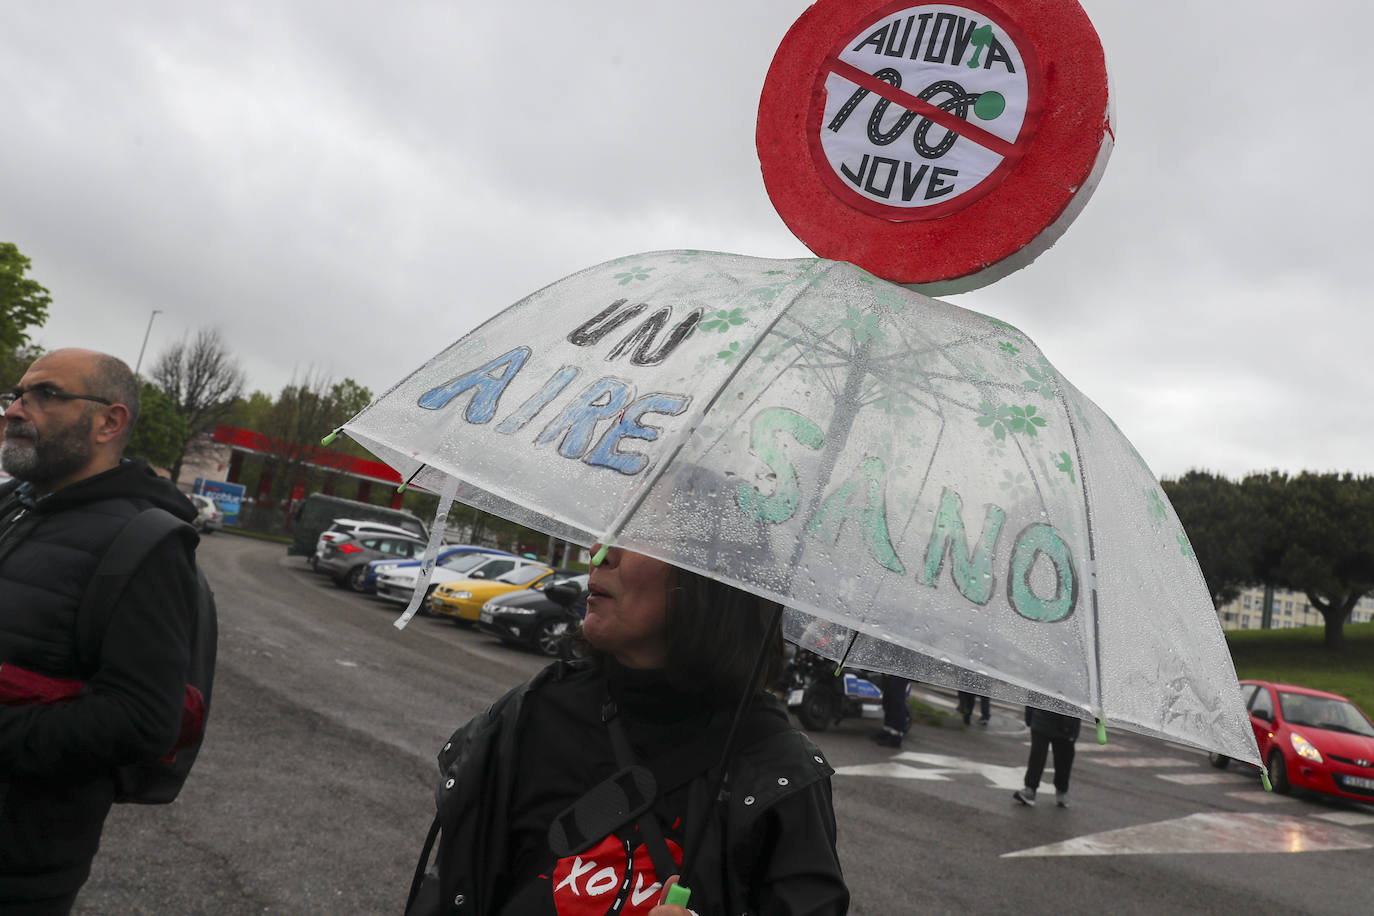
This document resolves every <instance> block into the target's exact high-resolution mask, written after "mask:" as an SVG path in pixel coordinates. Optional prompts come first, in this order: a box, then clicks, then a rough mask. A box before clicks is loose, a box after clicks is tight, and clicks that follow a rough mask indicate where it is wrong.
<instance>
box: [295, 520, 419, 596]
mask: <svg viewBox="0 0 1374 916" xmlns="http://www.w3.org/2000/svg"><path fill="white" fill-rule="evenodd" d="M424 552H425V542H424V541H422V540H420V539H419V538H415V537H411V536H410V535H408V534H360V535H357V536H356V537H346V538H344V539H342V540H338V541H330V542H329V543H328V544H326V545H325V546H324V552H323V553H321V554H320V561H319V571H320V572H322V573H324V574H325V575H327V576H329V578H331V579H333V580H334V584H335V585H337V586H338V587H339V588H345V587H346V588H351V589H353V591H355V592H360V591H362V590H363V575H364V574H365V573H366V572H367V564H368V563H371V562H372V561H373V560H377V559H381V558H385V557H395V558H398V559H406V560H408V559H410V558H411V557H415V556H420V555H421V554H423V553H424Z"/></svg>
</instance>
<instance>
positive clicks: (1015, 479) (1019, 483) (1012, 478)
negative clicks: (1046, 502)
mask: <svg viewBox="0 0 1374 916" xmlns="http://www.w3.org/2000/svg"><path fill="white" fill-rule="evenodd" d="M997 485H998V486H999V487H1001V488H1002V489H1003V490H1005V491H1006V492H1007V495H1008V496H1009V497H1011V498H1012V499H1020V498H1022V497H1023V496H1025V495H1026V494H1027V493H1028V492H1029V491H1028V490H1027V488H1026V475H1025V474H1013V473H1012V472H1011V471H1003V472H1002V480H1001V482H999V483H998V484H997Z"/></svg>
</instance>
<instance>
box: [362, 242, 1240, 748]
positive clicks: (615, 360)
mask: <svg viewBox="0 0 1374 916" xmlns="http://www.w3.org/2000/svg"><path fill="white" fill-rule="evenodd" d="M343 428H344V430H345V431H346V432H347V433H348V435H349V436H351V437H352V438H354V439H355V440H357V441H358V442H360V443H361V444H363V445H364V446H366V447H368V448H369V449H371V450H372V451H373V452H375V453H376V454H377V455H378V456H380V457H381V458H383V459H384V460H386V461H387V462H389V463H390V464H392V465H393V466H394V467H396V468H397V470H399V471H400V472H401V473H402V475H403V476H405V477H406V478H408V479H412V480H413V481H414V482H415V483H416V484H418V485H420V486H424V487H426V488H428V489H432V490H435V491H436V492H441V493H447V494H449V495H456V497H457V498H458V499H460V500H461V501H463V502H466V503H469V504H471V505H473V506H476V507H478V508H481V509H484V510H486V511H489V512H492V513H495V514H497V515H500V516H503V517H505V518H508V519H511V520H514V521H517V522H520V523H522V524H525V525H528V526H530V527H533V528H536V529H539V530H541V531H544V532H547V533H549V534H552V535H555V536H557V537H561V538H565V539H567V540H570V541H573V542H576V543H580V544H583V545H586V544H590V543H592V542H593V541H598V540H599V541H602V542H607V543H609V542H614V543H617V544H619V545H621V546H624V547H626V548H629V549H632V550H636V551H640V552H642V553H646V554H650V555H652V556H655V557H658V558H660V559H662V560H665V561H667V562H669V563H673V564H675V565H678V566H681V567H685V568H689V569H692V570H695V571H697V572H701V573H705V574H707V575H710V576H714V577H716V578H719V579H722V580H725V581H728V582H730V583H731V584H733V585H736V586H738V587H740V588H744V589H747V590H749V591H752V592H756V593H758V594H761V595H765V596H767V597H769V598H772V599H774V600H776V601H779V602H781V603H783V604H785V605H786V606H788V607H790V608H793V609H795V613H796V614H798V615H803V616H798V617H796V618H795V619H794V620H793V621H791V622H790V623H789V627H790V628H791V630H792V633H791V635H792V636H793V638H796V639H804V631H805V628H806V624H807V623H808V622H810V621H820V622H821V623H822V624H824V625H827V626H834V627H840V628H843V631H844V632H847V633H852V634H854V635H855V637H856V639H855V642H854V645H853V655H852V658H853V659H854V660H855V661H856V662H860V663H862V664H863V665H865V666H868V667H872V668H877V669H881V670H886V671H892V672H896V673H902V674H906V675H908V676H913V677H917V678H919V679H922V680H926V681H931V682H934V683H941V684H945V685H948V686H966V685H970V684H974V683H976V684H978V685H979V686H980V688H982V689H984V690H985V691H986V692H988V693H990V694H991V695H993V696H997V697H1000V698H1002V699H1006V700H1010V701H1014V702H1027V701H1033V702H1036V703H1038V704H1039V705H1043V706H1050V707H1054V708H1060V709H1064V710H1073V711H1078V712H1080V713H1084V714H1087V715H1090V716H1092V717H1095V718H1097V719H1098V720H1099V721H1105V722H1107V723H1110V724H1112V725H1114V726H1121V727H1125V728H1128V729H1131V730H1133V731H1137V732H1141V733H1145V734H1150V735H1155V736H1160V737H1165V738H1169V739H1173V740H1177V741H1182V742H1186V743H1188V744H1192V745H1196V746H1199V747H1204V748H1207V749H1210V750H1214V751H1217V752H1219V753H1222V754H1225V755H1227V756H1229V757H1234V758H1236V759H1239V760H1245V761H1249V762H1252V763H1256V764H1258V762H1259V760H1258V756H1257V753H1256V749H1255V743H1254V739H1253V736H1252V734H1251V731H1250V726H1249V722H1248V719H1247V717H1246V715H1245V711H1244V708H1243V705H1242V702H1241V697H1240V690H1239V687H1238V685H1237V683H1236V676H1235V671H1234V668H1233V667H1232V664H1231V658H1230V655H1229V653H1228V651H1227V648H1226V643H1225V641H1224V639H1223V637H1222V633H1221V630H1220V627H1219V626H1218V624H1217V620H1216V615H1215V612H1214V610H1213V608H1212V604H1211V601H1210V599H1209V596H1208V592H1207V589H1206V586H1205V584H1204V582H1203V579H1202V576H1201V573H1200V571H1199V569H1198V565H1197V562H1196V560H1195V558H1194V556H1193V553H1192V550H1191V548H1190V547H1189V544H1188V539H1187V537H1186V536H1185V534H1184V532H1183V529H1182V527H1181V526H1180V524H1179V521H1178V518H1177V516H1176V515H1175V513H1174V511H1173V509H1172V508H1171V507H1170V505H1169V503H1168V500H1167V499H1166V498H1165V496H1164V493H1163V491H1162V490H1161V488H1160V486H1159V482H1158V480H1157V479H1156V478H1155V476H1154V475H1153V474H1152V473H1151V472H1150V470H1149V468H1148V467H1147V466H1146V464H1145V462H1144V461H1143V460H1142V459H1141V457H1140V455H1139V454H1137V452H1136V451H1135V449H1134V448H1133V447H1132V446H1131V444H1130V442H1129V441H1127V439H1126V437H1125V436H1124V435H1123V434H1122V433H1121V431H1120V430H1118V429H1117V427H1116V425H1115V424H1114V423H1113V422H1112V421H1111V420H1110V419H1109V418H1108V417H1107V416H1106V415H1105V414H1104V413H1103V412H1102V411H1101V410H1099V409H1098V408H1097V406H1096V405H1094V404H1093V403H1092V402H1091V401H1090V400H1088V399H1087V398H1086V397H1084V396H1083V395H1082V394H1081V393H1080V392H1079V391H1078V390H1077V389H1076V388H1074V387H1073V386H1072V385H1071V384H1070V383H1069V382H1068V381H1067V380H1065V379H1064V378H1063V377H1062V376H1061V375H1060V374H1059V373H1058V371H1057V370H1056V369H1055V368H1054V366H1053V365H1052V364H1051V363H1050V362H1049V360H1048V359H1046V358H1045V356H1044V355H1043V354H1042V353H1041V352H1040V350H1039V349H1038V348H1037V347H1036V346H1035V344H1033V343H1032V342H1031V341H1030V340H1029V339H1027V337H1026V336H1025V335H1024V334H1022V333H1021V332H1020V331H1018V330H1017V329H1016V328H1014V327H1012V326H1010V325H1008V324H1006V323H1004V322H1001V321H998V320H996V319H994V318H990V317H988V316H986V315H980V314H977V313H974V312H970V311H966V310H963V309H960V308H957V307H955V306H952V305H950V304H948V303H945V302H942V301H939V300H936V299H931V298H928V297H926V296H923V295H921V294H919V293H917V292H914V291H912V290H910V289H907V288H904V287H901V286H898V285H894V284H891V283H888V282H886V281H883V280H880V279H877V278H875V277H873V276H872V275H870V274H868V273H866V272H864V271H862V270H860V269H858V268H856V267H854V266H852V265H850V264H847V263H845V262H839V261H827V260H817V259H804V260H785V261H784V260H765V259H759V258H751V257H745V256H741V255H732V254H720V253H705V252H694V251H668V252H654V253H647V254H640V255H634V256H631V257H627V258H621V259H618V260H615V261H612V262H609V263H606V264H602V265H600V266H597V267H592V268H589V269H587V270H584V271H581V272H579V273H577V274H574V275H572V276H570V277H567V278H565V279H563V280H560V281H559V282H557V283H554V284H552V285H550V286H548V287H546V288H544V289H542V290H540V291H539V292H536V293H534V294H533V295H531V296H529V297H528V298H526V299H524V300H522V301H520V302H518V303H516V304H515V305H513V306H511V307H510V308H508V309H506V310H504V311H502V312H500V313H499V314H497V315H496V316H495V317H493V318H492V319H490V320H489V321H487V322H486V323H485V324H483V325H482V326H480V327H479V328H477V329H476V330H475V331H473V332H472V333H470V334H468V335H467V336H465V337H463V338H462V339H461V340H459V341H457V342H456V343H454V344H453V345H452V346H450V347H448V348H447V349H445V350H443V351H442V352H441V353H439V354H438V355H437V356H435V357H434V358H433V359H430V360H429V361H428V362H426V363H425V364H424V365H423V366H421V367H420V368H419V369H417V370H416V371H415V372H413V373H412V374H410V375H409V376H407V377H406V378H405V379H403V380H402V381H401V382H400V383H398V384H397V385H396V386H395V387H393V388H392V389H391V390H390V391H388V392H386V393H385V394H384V395H382V396H381V397H380V398H378V399H377V400H376V401H375V402H374V403H373V404H371V405H370V406H369V407H367V408H366V409H365V410H363V411H362V412H361V413H359V414H358V415H357V416H356V417H354V418H353V419H352V420H350V421H349V422H348V423H347V424H345V426H344V427H343Z"/></svg>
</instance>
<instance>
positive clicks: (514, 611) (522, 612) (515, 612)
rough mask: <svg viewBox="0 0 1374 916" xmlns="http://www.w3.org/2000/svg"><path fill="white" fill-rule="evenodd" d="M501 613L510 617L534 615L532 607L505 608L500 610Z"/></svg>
mask: <svg viewBox="0 0 1374 916" xmlns="http://www.w3.org/2000/svg"><path fill="white" fill-rule="evenodd" d="M501 612H502V613H504V614H509V615H510V616H512V617H533V616H534V615H535V613H536V611H535V609H534V608H532V607H507V608H502V609H501Z"/></svg>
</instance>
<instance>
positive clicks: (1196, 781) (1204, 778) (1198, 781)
mask: <svg viewBox="0 0 1374 916" xmlns="http://www.w3.org/2000/svg"><path fill="white" fill-rule="evenodd" d="M1241 778H1242V777H1240V776H1236V775H1232V776H1228V775H1227V774H1225V773H1156V774H1155V779H1162V780H1164V781H1165V782H1176V783H1178V784H1179V785H1183V786H1210V785H1214V784H1216V783H1220V782H1226V783H1231V784H1232V785H1234V784H1236V783H1238V782H1240V781H1241ZM1244 778H1246V779H1248V778H1249V777H1244Z"/></svg>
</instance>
